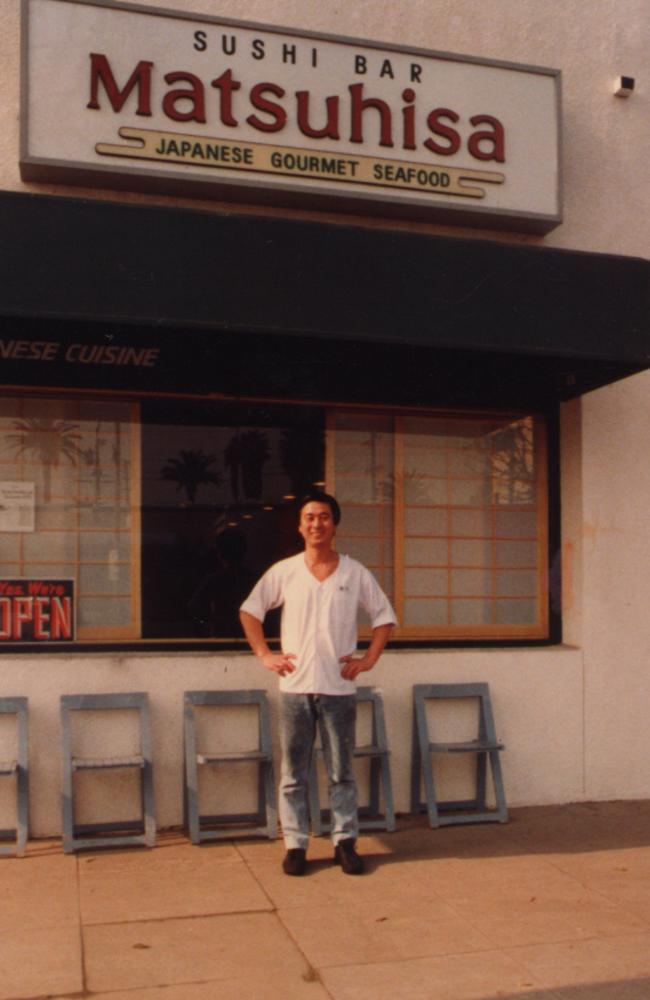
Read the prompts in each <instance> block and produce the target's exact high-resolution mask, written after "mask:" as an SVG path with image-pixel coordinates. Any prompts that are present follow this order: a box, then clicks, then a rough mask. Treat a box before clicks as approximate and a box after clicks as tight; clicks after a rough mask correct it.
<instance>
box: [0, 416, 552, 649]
mask: <svg viewBox="0 0 650 1000" xmlns="http://www.w3.org/2000/svg"><path fill="white" fill-rule="evenodd" d="M0 433H1V436H2V438H1V446H0V558H1V563H0V573H1V574H2V576H1V579H2V580H4V581H12V580H13V581H16V580H30V581H31V582H32V584H34V582H36V585H38V581H41V582H43V583H45V582H46V581H49V582H50V583H52V582H54V583H56V581H65V580H67V581H72V582H73V585H74V605H75V609H76V635H75V638H76V640H77V641H78V642H111V641H113V642H122V641H124V642H138V641H140V642H149V643H164V642H173V641H184V642H190V643H197V644H205V643H210V644H212V643H216V644H233V643H235V644H237V643H243V636H242V633H241V630H240V627H239V622H238V615H237V610H238V607H239V604H240V603H241V601H242V599H243V598H244V596H245V595H246V594H247V593H248V591H249V589H250V587H251V586H252V584H253V583H254V581H255V580H256V579H257V578H258V576H259V575H260V574H261V573H262V572H263V571H264V569H266V567H267V566H269V565H270V564H271V563H272V562H274V561H276V560H277V559H281V558H283V557H285V556H288V555H291V554H293V553H294V552H297V551H299V550H300V548H301V545H302V542H301V539H300V537H299V535H298V533H297V530H296V528H297V517H296V509H295V499H296V498H297V497H299V496H300V495H302V494H303V493H304V492H305V491H306V490H307V489H309V488H311V487H313V486H314V485H317V486H321V487H324V488H326V489H328V490H329V491H331V492H333V493H335V494H336V495H337V497H338V499H339V501H340V503H341V506H342V509H343V519H342V522H341V525H340V526H339V530H338V534H337V543H338V547H339V549H340V550H341V551H344V552H347V553H349V554H350V555H352V556H354V557H356V558H358V559H360V560H361V561H362V562H363V563H364V564H365V565H367V566H368V567H369V568H370V569H371V570H372V571H373V572H374V573H375V575H376V576H377V578H378V579H379V581H380V583H381V585H382V586H383V587H384V589H385V590H386V591H387V593H388V594H389V595H390V597H391V599H392V600H393V602H394V603H395V607H396V610H397V613H398V617H399V621H400V626H399V629H398V631H397V633H396V637H397V638H401V639H405V640H408V639H414V640H432V641H436V640H448V641H452V640H472V639H496V640H499V639H503V640H508V639H522V638H539V639H544V638H546V637H548V601H547V572H546V567H547V561H548V532H547V521H548V515H547V486H546V469H547V457H546V446H545V429H544V422H543V421H542V420H541V419H539V418H534V417H532V416H526V415H513V414H503V415H495V414H485V413H476V414H472V413H461V414H441V413H418V414H413V413H398V412H389V411H384V412H379V411H376V410H370V409H367V410H365V409H363V410H362V409H340V408H325V407H320V406H306V405H278V404H270V403H264V402H251V403H235V402H230V401H216V402H215V401H201V400H199V401H192V400H174V399H166V398H165V399H148V400H144V401H142V402H141V403H139V404H136V403H130V402H117V401H108V400H102V399H85V398H84V399H64V398H52V399H41V398H36V397H33V396H25V397H23V398H20V399H19V398H6V399H5V400H4V401H2V403H1V405H0ZM2 496H4V497H5V498H9V499H8V501H7V502H6V503H5V504H2V501H1V497H2ZM12 498H13V499H12ZM21 519H22V520H21ZM8 585H10V584H8ZM1 596H2V595H0V597H1ZM3 608H4V610H6V615H5V616H4V618H2V617H0V630H2V634H3V639H4V640H5V641H9V642H25V641H29V640H30V639H33V638H35V636H34V635H33V634H32V632H33V627H34V626H33V623H30V622H29V621H28V620H27V618H28V616H27V615H26V614H23V618H24V619H25V621H23V622H22V623H21V621H19V619H20V614H19V615H18V618H15V620H14V619H11V618H10V614H13V612H10V611H9V605H8V604H7V606H6V608H5V607H4V605H3ZM23 610H24V609H23ZM48 613H49V612H48ZM45 621H46V624H45V626H43V622H41V624H40V626H39V627H40V628H41V632H43V633H45V634H44V635H41V636H40V638H45V639H47V638H48V636H47V626H51V622H50V621H49V619H46V620H45ZM362 625H363V622H362ZM268 628H269V631H270V632H271V633H275V634H277V631H278V618H277V616H276V617H275V618H273V617H272V618H271V621H270V622H269V623H268Z"/></svg>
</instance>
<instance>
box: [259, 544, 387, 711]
mask: <svg viewBox="0 0 650 1000" xmlns="http://www.w3.org/2000/svg"><path fill="white" fill-rule="evenodd" d="M279 607H281V608H282V625H281V644H282V652H283V653H293V654H294V655H295V657H296V659H295V660H294V661H293V662H294V664H295V670H294V671H293V673H291V674H286V675H285V676H284V677H281V678H280V690H281V691H286V692H291V693H294V694H354V692H355V690H356V685H355V684H354V681H349V680H346V679H345V678H343V677H342V676H341V670H342V669H343V664H342V663H341V657H342V656H349V655H351V654H352V653H354V652H355V651H356V648H357V612H358V609H359V607H361V608H363V609H364V610H365V611H366V613H367V614H368V616H369V618H370V623H371V625H372V627H373V628H377V627H378V626H379V625H394V624H395V623H396V621H397V619H396V617H395V612H394V611H393V608H392V607H391V604H390V602H389V600H388V598H387V597H386V595H385V594H384V592H383V590H382V589H381V587H380V586H379V584H378V583H377V581H376V580H375V578H374V576H373V575H372V573H370V572H369V571H368V570H367V569H366V568H365V566H362V565H361V563H359V562H357V560H356V559H352V558H350V556H346V555H340V556H339V564H338V566H337V568H336V569H335V570H334V572H333V573H331V574H330V576H328V577H327V579H325V580H322V581H319V580H317V579H316V577H315V576H314V575H313V573H311V572H310V570H309V569H308V568H307V564H306V562H305V556H304V553H303V552H301V553H299V554H298V555H296V556H291V557H290V558H289V559H282V560H281V561H280V562H277V563H275V565H273V566H271V567H270V568H269V569H268V570H267V571H266V573H264V575H263V576H262V577H261V578H260V579H259V580H258V582H257V583H256V585H255V587H254V588H253V590H252V591H251V593H250V594H249V596H248V597H247V598H246V600H245V601H244V603H243V604H242V606H241V610H242V611H246V612H248V614H250V615H252V616H253V617H254V618H257V619H258V621H261V622H263V621H264V617H265V615H266V613H267V611H271V610H272V609H273V608H279Z"/></svg>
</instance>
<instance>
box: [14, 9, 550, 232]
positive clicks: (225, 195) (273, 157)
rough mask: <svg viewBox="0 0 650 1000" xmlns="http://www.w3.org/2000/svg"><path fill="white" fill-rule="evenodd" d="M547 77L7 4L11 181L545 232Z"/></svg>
mask: <svg viewBox="0 0 650 1000" xmlns="http://www.w3.org/2000/svg"><path fill="white" fill-rule="evenodd" d="M559 91H560V74H559V72H558V71H556V70H551V69H543V68H540V67H532V66H520V65H516V64H511V63H504V62H490V61H486V60H479V59H475V58H470V57H463V56H455V55H450V54H448V53H437V52H429V51H423V50H420V49H416V48H403V47H399V48H397V47H394V46H387V45H382V44H379V43H376V42H370V41H361V40H357V39H352V38H340V37H335V36H327V35H322V34H313V33H307V32H301V31H296V30H294V29H293V28H288V29H284V28H278V27H269V26H262V25H259V24H250V23H244V22H239V21H232V20H222V19H220V18H218V17H207V16H203V15H198V14H187V13H180V12H175V11H169V10H157V9H152V8H151V7H142V6H137V5H134V4H121V3H113V2H107V0H23V95H22V102H23V108H22V146H21V171H22V176H23V177H24V178H25V179H26V180H38V181H49V182H55V183H72V184H85V185H93V186H97V187H121V188H126V189H138V190H155V191H158V192H160V191H169V192H170V193H180V194H188V195H195V196H197V197H201V198H208V197H214V198H219V199H231V200H239V201H243V200H246V201H253V202H256V203H273V204H282V205H298V206H309V207H310V208H312V209H313V208H324V209H330V208H336V209H338V210H344V211H348V212H355V211H363V212H366V213H373V214H375V215H398V216H404V217H407V216H411V217H415V218H418V219H427V218H429V219H430V218H434V219H440V220H443V221H446V222H458V223H463V224H467V223H470V224H476V225H482V226H486V227H490V226H498V227H500V228H504V227H505V228H512V229H523V230H529V231H533V232H546V231H548V230H550V229H552V228H553V227H554V226H556V225H558V224H559V222H560V221H561V198H560V123H559V115H560V108H559V104H560V100H559Z"/></svg>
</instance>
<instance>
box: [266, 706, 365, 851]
mask: <svg viewBox="0 0 650 1000" xmlns="http://www.w3.org/2000/svg"><path fill="white" fill-rule="evenodd" d="M356 715H357V699H356V695H354V694H351V695H348V694H344V695H328V694H285V693H282V694H281V695H280V743H281V746H282V775H281V779H280V822H281V824H282V832H283V834H284V842H285V845H286V846H287V848H292V847H302V848H306V847H307V843H308V840H309V774H310V769H311V763H312V758H313V753H314V743H315V740H316V727H317V726H318V728H319V729H320V734H321V744H322V747H323V757H324V759H325V767H326V769H327V777H328V781H329V796H330V809H331V813H332V834H331V836H332V841H333V842H334V843H335V844H337V843H338V842H339V841H340V840H345V839H346V838H347V837H354V838H356V837H357V836H358V833H359V824H358V818H357V785H356V780H355V776H354V770H353V766H352V762H353V754H354V738H355V723H356Z"/></svg>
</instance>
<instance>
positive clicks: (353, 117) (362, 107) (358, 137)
mask: <svg viewBox="0 0 650 1000" xmlns="http://www.w3.org/2000/svg"><path fill="white" fill-rule="evenodd" d="M348 90H349V91H350V94H351V95H352V107H351V108H350V142H363V126H362V121H361V116H362V115H363V112H364V111H366V110H367V109H368V108H373V109H374V110H375V111H378V112H379V116H380V118H381V128H380V137H379V145H380V146H392V145H393V118H392V115H391V110H390V108H389V107H388V105H387V104H386V101H382V100H380V99H379V98H375V97H368V98H365V99H364V98H363V96H362V95H363V84H362V83H351V84H350V86H349V87H348Z"/></svg>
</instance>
